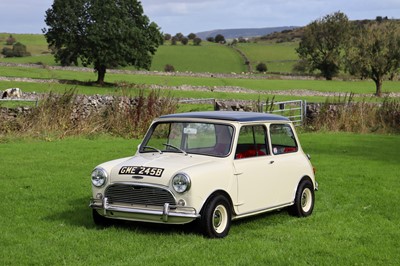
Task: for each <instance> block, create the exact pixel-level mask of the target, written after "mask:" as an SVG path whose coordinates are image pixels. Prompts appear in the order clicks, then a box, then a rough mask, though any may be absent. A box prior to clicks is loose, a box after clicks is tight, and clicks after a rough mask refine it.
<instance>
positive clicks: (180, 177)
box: [171, 173, 192, 193]
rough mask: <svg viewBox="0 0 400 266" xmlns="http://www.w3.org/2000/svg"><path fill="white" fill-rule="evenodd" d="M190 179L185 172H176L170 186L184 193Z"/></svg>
mask: <svg viewBox="0 0 400 266" xmlns="http://www.w3.org/2000/svg"><path fill="white" fill-rule="evenodd" d="M191 183H192V182H191V180H190V177H189V175H187V174H185V173H177V174H176V175H175V176H174V177H173V178H172V181H171V184H172V188H173V189H174V190H175V191H176V192H178V193H185V192H186V191H188V190H189V189H190V186H191Z"/></svg>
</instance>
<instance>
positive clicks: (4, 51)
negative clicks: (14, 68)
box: [1, 47, 14, 57]
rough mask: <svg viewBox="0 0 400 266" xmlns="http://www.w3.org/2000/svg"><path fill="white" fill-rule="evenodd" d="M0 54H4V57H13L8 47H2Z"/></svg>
mask: <svg viewBox="0 0 400 266" xmlns="http://www.w3.org/2000/svg"><path fill="white" fill-rule="evenodd" d="M1 54H2V55H4V56H5V57H14V52H13V50H12V49H11V48H8V47H4V48H3V50H2V51H1Z"/></svg>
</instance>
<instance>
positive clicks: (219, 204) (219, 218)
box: [200, 195, 232, 238]
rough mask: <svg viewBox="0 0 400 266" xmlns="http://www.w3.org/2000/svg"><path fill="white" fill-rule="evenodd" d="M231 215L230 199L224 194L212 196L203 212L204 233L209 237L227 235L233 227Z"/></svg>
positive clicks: (201, 220)
mask: <svg viewBox="0 0 400 266" xmlns="http://www.w3.org/2000/svg"><path fill="white" fill-rule="evenodd" d="M231 217H232V213H231V207H230V203H229V201H228V200H227V199H226V198H225V197H224V196H222V195H216V196H214V197H212V198H211V199H210V200H209V201H208V202H207V203H206V205H205V206H204V209H203V211H202V213H201V218H200V226H201V229H202V232H203V234H204V235H205V236H207V237H209V238H223V237H225V236H227V235H228V233H229V229H230V227H231Z"/></svg>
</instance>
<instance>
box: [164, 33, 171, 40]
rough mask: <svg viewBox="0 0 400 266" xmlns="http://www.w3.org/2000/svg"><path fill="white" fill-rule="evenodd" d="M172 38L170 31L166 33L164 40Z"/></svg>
mask: <svg viewBox="0 0 400 266" xmlns="http://www.w3.org/2000/svg"><path fill="white" fill-rule="evenodd" d="M171 38H172V36H171V34H169V33H165V34H164V41H169V40H171Z"/></svg>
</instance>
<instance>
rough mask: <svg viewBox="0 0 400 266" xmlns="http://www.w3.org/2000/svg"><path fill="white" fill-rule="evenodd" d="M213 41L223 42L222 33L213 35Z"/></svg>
mask: <svg viewBox="0 0 400 266" xmlns="http://www.w3.org/2000/svg"><path fill="white" fill-rule="evenodd" d="M215 42H216V43H225V37H224V35H222V34H217V36H215Z"/></svg>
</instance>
